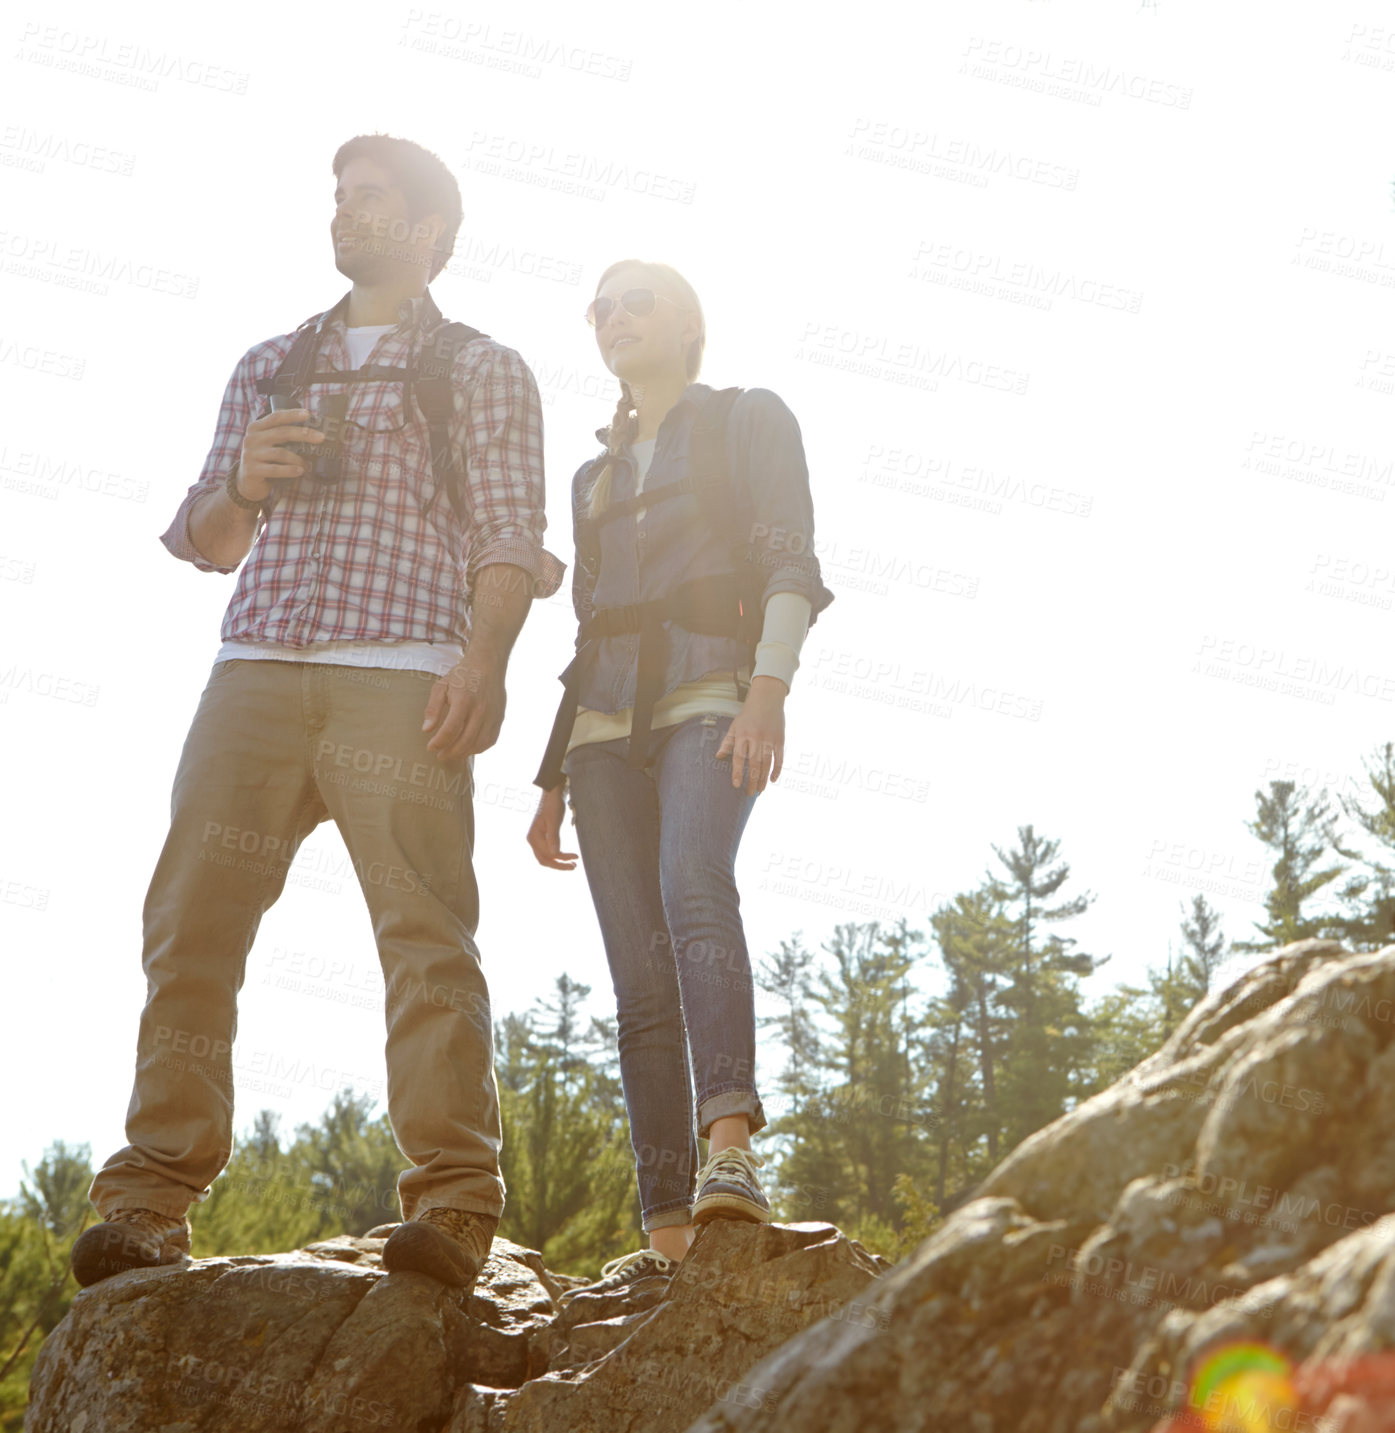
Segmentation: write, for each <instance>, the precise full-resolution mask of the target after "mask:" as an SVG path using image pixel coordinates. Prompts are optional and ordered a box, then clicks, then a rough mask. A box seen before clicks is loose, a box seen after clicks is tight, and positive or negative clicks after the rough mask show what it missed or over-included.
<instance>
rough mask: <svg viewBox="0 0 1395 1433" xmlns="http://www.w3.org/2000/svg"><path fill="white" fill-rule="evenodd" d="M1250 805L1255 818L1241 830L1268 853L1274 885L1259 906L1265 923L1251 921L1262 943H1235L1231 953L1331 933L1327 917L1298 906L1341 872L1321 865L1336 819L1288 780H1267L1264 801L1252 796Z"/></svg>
mask: <svg viewBox="0 0 1395 1433" xmlns="http://www.w3.org/2000/svg"><path fill="white" fill-rule="evenodd" d="M1255 803H1256V807H1257V811H1256V815H1255V819H1254V820H1253V821H1247V822H1246V823H1245V825H1246V827H1247V828H1248V830H1249V831H1250V832H1251V833H1252V834H1253V835H1254V836H1256V837H1257V838H1258V839H1259V840H1260V841H1262V842H1263V843H1264V844H1265V845H1266V846H1268V847H1269V848H1270V850H1272V851H1273V852H1274V858H1275V859H1274V865H1273V869H1272V875H1273V880H1274V884H1273V886H1272V887H1271V889H1270V891H1269V893H1268V895H1267V896H1266V897H1265V902H1264V906H1265V911H1266V912H1267V914H1268V920H1267V921H1265V922H1263V923H1261V922H1259V921H1255V922H1254V926H1255V929H1256V930H1257V931H1259V933H1260V934H1261V935H1262V936H1264V939H1263V940H1261V941H1236V942H1235V943H1234V944H1235V949H1236V950H1244V951H1265V950H1277V949H1278V948H1279V947H1280V946H1284V945H1289V944H1291V943H1292V942H1293V941H1296V940H1308V939H1310V938H1311V937H1313V936H1321V935H1327V934H1329V933H1331V930H1332V924H1333V922H1332V919H1331V917H1312V916H1307V915H1305V914H1304V912H1303V907H1304V905H1305V904H1306V903H1307V902H1308V901H1310V900H1311V899H1312V898H1313V897H1314V896H1315V895H1316V894H1317V893H1318V892H1319V891H1320V890H1322V889H1323V887H1324V886H1326V885H1328V884H1329V883H1330V882H1332V881H1334V880H1336V878H1337V877H1338V876H1339V875H1341V873H1342V870H1343V868H1342V867H1341V866H1337V865H1326V866H1324V865H1321V862H1322V860H1323V857H1324V856H1325V855H1326V853H1327V849H1328V847H1329V846H1333V845H1334V843H1335V841H1336V832H1335V824H1336V817H1335V814H1334V813H1333V812H1332V810H1331V809H1330V807H1329V806H1328V802H1327V797H1326V796H1325V795H1323V794H1319V795H1317V796H1315V797H1312V798H1310V797H1309V796H1308V793H1307V792H1306V791H1305V790H1302V789H1300V788H1298V787H1297V786H1295V784H1294V783H1293V782H1292V781H1271V782H1270V783H1269V794H1268V795H1267V796H1266V795H1265V794H1264V792H1262V791H1256V792H1255Z"/></svg>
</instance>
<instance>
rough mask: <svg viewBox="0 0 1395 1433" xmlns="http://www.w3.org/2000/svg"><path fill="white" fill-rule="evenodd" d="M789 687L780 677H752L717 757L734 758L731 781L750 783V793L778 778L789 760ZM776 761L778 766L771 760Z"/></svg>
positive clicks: (738, 783)
mask: <svg viewBox="0 0 1395 1433" xmlns="http://www.w3.org/2000/svg"><path fill="white" fill-rule="evenodd" d="M788 694H789V688H788V687H787V686H786V685H785V684H784V683H783V682H782V681H781V680H780V679H779V678H778V677H752V678H751V689H750V691H748V692H747V693H746V700H745V701H744V702H742V704H741V711H740V712H739V713H738V714H737V715H736V716H735V717H733V718H732V722H731V725H730V726H729V727H728V728H727V734H726V736H725V737H723V738H722V744H721V746H719V747H718V748H717V755H716V760H718V761H721V760H722V759H723V758H724V757H728V756H729V757H730V758H731V784H732V785H733V786H740V785H741V784H742V782H745V783H746V794H747V795H748V796H754V795H756V793H757V792H760V791H764V790H765V783H766V781H767V779H768V780H770V781H778V780H779V777H780V768H781V767H782V766H783V765H784V761H785V697H786V696H787V695H788ZM772 760H773V761H774V769H773V770H772V768H771V762H772Z"/></svg>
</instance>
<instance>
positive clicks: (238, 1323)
mask: <svg viewBox="0 0 1395 1433" xmlns="http://www.w3.org/2000/svg"><path fill="white" fill-rule="evenodd" d="M372 1232H373V1235H375V1236H376V1237H364V1238H361V1239H354V1238H349V1237H343V1238H337V1239H327V1240H323V1241H321V1242H319V1243H316V1244H313V1245H311V1246H309V1247H308V1248H305V1249H301V1250H297V1251H296V1252H294V1253H292V1254H284V1255H275V1256H258V1257H247V1258H237V1259H201V1260H193V1261H185V1263H183V1264H182V1265H176V1266H171V1267H167V1268H161V1269H137V1270H132V1271H131V1272H130V1273H126V1274H121V1275H118V1276H117V1277H116V1278H112V1279H107V1280H104V1281H103V1282H101V1283H99V1284H96V1285H94V1286H93V1287H92V1288H90V1289H84V1290H82V1291H81V1292H80V1293H79V1294H78V1295H77V1296H76V1298H75V1299H74V1300H73V1304H72V1308H71V1309H70V1310H69V1312H68V1315H67V1317H66V1318H65V1319H64V1320H63V1322H62V1323H61V1324H60V1325H59V1326H58V1327H57V1328H56V1329H55V1330H54V1331H53V1332H52V1333H51V1334H50V1335H49V1337H48V1339H47V1340H46V1341H45V1343H44V1345H43V1347H42V1349H41V1350H40V1352H39V1357H38V1360H37V1361H36V1364H35V1370H34V1377H33V1381H32V1385H31V1390H30V1394H31V1396H30V1407H29V1412H28V1415H27V1420H26V1423H25V1428H26V1430H27V1433H75V1430H76V1433H82V1430H84V1429H85V1430H87V1433H357V1430H359V1429H361V1428H373V1427H382V1428H398V1429H411V1430H430V1433H439V1430H445V1429H447V1428H449V1429H450V1430H451V1433H457V1430H461V1429H468V1430H472V1433H494V1430H496V1429H499V1428H508V1429H523V1428H532V1427H541V1426H549V1427H558V1428H566V1429H568V1430H569V1433H570V1430H571V1429H573V1428H575V1429H583V1428H607V1429H609V1428H617V1429H618V1428H621V1427H622V1426H623V1427H624V1428H627V1429H632V1430H635V1433H639V1430H643V1429H654V1430H660V1429H662V1430H664V1433H668V1430H670V1429H672V1428H674V1427H675V1426H681V1424H682V1423H687V1422H690V1421H691V1420H692V1419H693V1418H694V1417H696V1416H697V1415H698V1414H699V1413H700V1412H701V1411H702V1410H703V1409H704V1408H706V1407H707V1405H708V1404H709V1403H710V1402H711V1401H712V1397H713V1396H714V1392H713V1390H714V1389H720V1388H722V1387H725V1381H724V1380H723V1381H722V1382H721V1383H720V1384H719V1382H718V1381H717V1380H716V1379H715V1378H714V1377H713V1376H712V1374H711V1373H710V1371H709V1370H711V1369H713V1368H716V1367H718V1364H717V1362H716V1351H717V1350H718V1349H719V1348H726V1353H725V1354H724V1355H723V1359H722V1364H721V1366H722V1367H724V1368H726V1369H727V1370H728V1372H729V1374H731V1375H732V1376H734V1375H737V1374H739V1373H740V1371H741V1368H739V1367H737V1366H736V1365H737V1364H740V1365H741V1367H745V1366H748V1365H749V1364H751V1363H754V1362H755V1361H756V1359H758V1358H759V1357H760V1356H761V1355H762V1354H764V1353H766V1352H767V1351H769V1350H770V1349H772V1348H774V1347H775V1346H776V1345H777V1344H779V1343H781V1342H783V1340H784V1339H786V1338H787V1337H788V1336H789V1335H790V1334H791V1333H794V1332H797V1331H798V1330H799V1329H801V1328H804V1327H806V1326H807V1325H808V1324H810V1323H812V1322H813V1321H815V1320H816V1319H818V1318H820V1317H822V1316H823V1314H824V1313H825V1312H827V1311H828V1309H830V1308H831V1307H833V1306H834V1305H835V1304H836V1303H838V1302H841V1300H842V1299H843V1298H845V1297H847V1296H849V1295H850V1294H853V1293H857V1292H859V1291H861V1290H862V1289H864V1288H865V1286H866V1285H867V1284H868V1283H870V1282H871V1280H872V1279H873V1278H874V1277H875V1276H876V1272H877V1269H876V1264H875V1262H874V1260H873V1259H872V1257H871V1256H869V1255H867V1254H866V1253H865V1251H862V1250H861V1249H860V1248H859V1247H858V1246H855V1245H854V1244H853V1243H852V1242H851V1241H850V1240H848V1239H846V1238H844V1237H843V1236H842V1235H841V1234H839V1233H838V1231H837V1230H836V1229H834V1228H833V1227H832V1226H831V1225H788V1226H780V1225H775V1226H762V1225H736V1224H717V1225H711V1226H709V1227H708V1228H707V1229H705V1230H704V1231H703V1232H702V1234H701V1235H700V1236H699V1239H698V1242H697V1244H696V1245H695V1248H694V1251H693V1253H692V1255H690V1257H689V1259H688V1260H687V1261H686V1262H685V1263H684V1265H683V1267H682V1270H681V1273H680V1275H678V1276H675V1278H674V1279H673V1280H671V1281H670V1280H667V1279H648V1280H642V1281H640V1282H639V1283H638V1284H635V1285H632V1286H630V1287H629V1288H626V1289H624V1290H621V1291H620V1292H618V1293H612V1294H604V1295H598V1294H586V1293H582V1294H579V1295H578V1296H577V1297H576V1298H574V1299H572V1300H570V1301H569V1302H568V1304H567V1305H566V1306H565V1307H562V1306H560V1304H559V1302H558V1295H559V1294H560V1293H561V1291H562V1289H563V1287H564V1286H576V1285H579V1284H582V1283H584V1281H582V1280H577V1279H572V1278H567V1277H566V1276H555V1275H552V1274H550V1273H549V1272H548V1270H547V1269H545V1268H544V1267H543V1263H542V1259H541V1257H540V1256H539V1255H538V1254H537V1253H536V1252H535V1251H534V1250H531V1249H523V1248H520V1247H519V1246H518V1245H516V1244H511V1243H510V1242H509V1241H508V1240H506V1239H498V1238H496V1239H495V1241H494V1247H493V1250H492V1252H491V1254H490V1257H489V1259H488V1260H487V1261H486V1263H485V1266H484V1270H483V1271H482V1273H481V1276H480V1279H479V1281H478V1283H477V1284H476V1286H475V1288H474V1290H473V1291H472V1292H471V1293H470V1294H469V1295H468V1296H463V1295H462V1294H461V1293H460V1291H458V1290H453V1289H448V1288H446V1287H445V1286H444V1285H442V1284H439V1283H437V1282H436V1281H435V1280H434V1279H430V1278H427V1277H426V1276H424V1275H420V1274H394V1275H392V1276H391V1277H389V1276H388V1275H387V1274H385V1273H384V1271H383V1269H382V1261H381V1254H382V1247H383V1242H384V1238H385V1237H386V1233H390V1232H391V1229H390V1228H389V1229H387V1230H386V1233H385V1231H384V1229H383V1228H381V1227H380V1228H379V1229H375V1230H374V1231H372ZM549 1368H551V1370H552V1372H551V1373H550V1374H549V1373H547V1370H548V1369H549ZM544 1375H546V1377H544ZM530 1380H531V1383H530ZM523 1386H529V1387H532V1386H537V1387H538V1388H539V1393H538V1394H537V1396H536V1397H534V1398H533V1399H531V1400H530V1401H529V1402H526V1403H524V1404H523V1405H515V1403H514V1401H513V1400H514V1395H515V1392H516V1390H518V1389H519V1388H520V1387H523ZM612 1398H614V1399H618V1400H619V1403H618V1404H617V1407H619V1406H620V1405H624V1406H625V1407H627V1408H628V1409H629V1412H628V1413H627V1414H625V1418H626V1421H625V1422H624V1423H623V1424H622V1423H621V1422H618V1421H617V1418H618V1417H619V1414H618V1413H617V1412H616V1411H615V1409H613V1408H612V1406H611V1403H610V1400H611V1399H612ZM554 1417H556V1418H558V1419H560V1420H561V1421H560V1422H555V1423H546V1422H542V1423H540V1422H539V1421H538V1420H539V1419H543V1420H546V1419H550V1418H554Z"/></svg>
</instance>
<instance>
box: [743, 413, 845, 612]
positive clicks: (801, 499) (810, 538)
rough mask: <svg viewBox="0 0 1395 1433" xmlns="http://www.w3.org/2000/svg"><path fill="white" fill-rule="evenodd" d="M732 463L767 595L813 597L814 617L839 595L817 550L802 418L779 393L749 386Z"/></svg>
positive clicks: (753, 554)
mask: <svg viewBox="0 0 1395 1433" xmlns="http://www.w3.org/2000/svg"><path fill="white" fill-rule="evenodd" d="M727 464H728V467H729V469H730V471H731V474H732V478H733V480H734V481H735V483H736V485H737V488H738V491H740V492H742V493H744V494H745V495H746V502H747V504H748V505H749V511H750V515H751V521H750V531H749V532H747V533H743V534H742V538H743V541H744V542H745V543H746V544H747V546H748V548H749V550H750V553H751V557H752V560H753V561H754V562H755V563H756V564H757V566H758V567H759V568H760V569H761V571H762V573H763V574H764V575H765V599H766V601H767V603H768V602H769V599H770V598H771V597H773V596H774V595H775V594H777V593H780V592H791V593H796V594H798V595H799V596H801V597H804V598H805V599H807V600H808V602H809V608H810V612H809V620H810V623H812V622H813V621H815V620H816V619H817V617H818V614H819V613H820V612H822V611H823V609H824V608H825V607H827V606H828V604H829V603H830V602H832V601H833V594H832V593H831V592H830V591H829V590H828V588H826V587H825V586H824V585H823V581H822V579H821V576H820V572H819V560H818V557H817V556H816V555H815V552H814V501H813V497H812V496H811V494H810V491H809V468H808V465H807V463H806V462H805V459H804V440H803V437H802V435H801V433H800V431H799V424H798V423H797V422H796V421H795V416H794V414H793V413H791V412H790V410H789V408H788V407H787V406H786V405H785V403H784V401H783V400H782V399H781V398H780V397H779V395H778V394H775V393H772V392H771V391H770V390H769V389H768V388H748V389H747V390H746V391H745V392H744V393H742V394H741V396H740V397H739V398H738V399H737V400H736V402H735V403H734V404H733V405H732V410H731V419H730V421H729V423H728V425H727Z"/></svg>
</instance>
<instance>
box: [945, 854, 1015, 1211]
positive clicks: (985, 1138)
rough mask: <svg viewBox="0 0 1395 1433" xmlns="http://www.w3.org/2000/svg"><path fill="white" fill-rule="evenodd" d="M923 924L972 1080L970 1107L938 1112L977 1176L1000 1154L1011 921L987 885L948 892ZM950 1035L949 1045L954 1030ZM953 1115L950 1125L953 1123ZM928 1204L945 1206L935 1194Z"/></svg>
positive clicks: (994, 890) (1011, 959) (1011, 958)
mask: <svg viewBox="0 0 1395 1433" xmlns="http://www.w3.org/2000/svg"><path fill="white" fill-rule="evenodd" d="M930 924H931V927H932V929H933V930H934V932H935V938H936V940H937V941H938V942H939V946H940V954H941V959H942V960H943V962H944V966H945V969H946V971H947V972H948V974H949V976H950V981H951V991H952V992H954V1000H953V1003H952V1004H951V1005H950V1007H949V1009H950V1012H951V1013H952V1015H953V1016H954V1018H955V1019H957V1020H959V1021H962V1023H963V1028H964V1031H965V1033H966V1035H967V1037H968V1041H969V1044H970V1046H971V1048H972V1054H973V1059H974V1063H975V1067H976V1078H977V1082H978V1089H977V1099H976V1100H975V1101H974V1102H973V1104H972V1106H971V1107H966V1108H965V1109H963V1110H958V1109H951V1110H947V1109H946V1108H945V1107H944V1105H943V1102H942V1103H941V1106H940V1114H941V1118H948V1119H949V1120H950V1121H951V1129H952V1130H953V1134H954V1138H955V1139H957V1142H958V1145H959V1148H960V1151H961V1155H962V1158H963V1160H964V1163H965V1165H966V1167H967V1169H968V1171H970V1172H972V1173H973V1174H974V1177H977V1175H978V1174H983V1173H987V1169H988V1168H991V1167H992V1166H993V1165H995V1164H997V1162H998V1158H999V1155H1000V1152H1003V1151H1001V1150H1000V1145H1001V1140H1002V1130H1003V1118H1002V1110H1001V1108H1000V1102H999V1090H998V1086H999V1084H1000V1080H1001V1069H1002V1065H1003V1061H1004V1059H1005V1058H1006V1053H1007V1045H1008V1029H1007V1021H1006V1020H1005V1018H1004V1016H1003V1009H1002V995H1003V992H1004V991H1005V990H1006V989H1007V987H1008V984H1009V982H1010V981H1011V979H1012V975H1013V962H1014V951H1013V941H1014V930H1013V922H1012V921H1011V920H1010V919H1009V918H1008V916H1007V914H1006V913H1005V912H1004V910H1003V903H1002V899H1001V896H1000V893H999V890H998V888H997V887H996V886H995V885H994V883H992V882H989V883H987V884H986V885H984V886H982V887H980V888H979V889H978V890H976V891H971V892H961V893H960V894H959V895H957V896H955V897H954V900H953V902H952V903H951V904H950V905H948V906H942V907H941V908H940V909H939V910H938V911H936V912H935V914H934V915H933V916H931V918H930ZM961 1004H962V1009H961V1008H960V1007H961ZM953 1038H954V1039H955V1041H956V1050H957V1040H958V1035H957V1033H956V1035H955V1036H954V1037H953ZM957 1071H958V1058H957V1055H956V1072H957ZM956 1119H957V1121H958V1127H957V1128H954V1122H955V1120H956ZM980 1142H982V1144H983V1145H984V1148H985V1150H986V1154H987V1161H988V1163H987V1168H984V1167H983V1161H982V1156H981V1155H980V1154H979V1153H978V1146H979V1144H980ZM946 1158H947V1155H946ZM936 1202H937V1203H938V1204H939V1205H940V1206H941V1207H942V1208H943V1207H945V1205H944V1194H943V1191H942V1192H941V1194H940V1196H939V1197H938V1198H937V1200H936Z"/></svg>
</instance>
